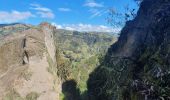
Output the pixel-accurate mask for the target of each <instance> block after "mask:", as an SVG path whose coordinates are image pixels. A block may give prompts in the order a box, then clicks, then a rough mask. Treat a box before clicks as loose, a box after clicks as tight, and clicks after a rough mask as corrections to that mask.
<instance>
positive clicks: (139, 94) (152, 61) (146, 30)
mask: <svg viewBox="0 0 170 100" xmlns="http://www.w3.org/2000/svg"><path fill="white" fill-rule="evenodd" d="M169 39H170V1H169V0H143V2H142V3H141V5H140V9H139V11H138V13H137V17H136V18H135V19H134V20H132V21H128V22H127V23H126V25H125V27H124V28H123V30H122V31H121V35H120V37H119V39H118V41H117V42H116V43H115V44H113V45H112V46H111V47H110V49H109V50H108V52H107V55H106V56H105V59H104V61H103V63H102V64H101V65H100V66H99V67H98V68H97V69H96V70H95V71H94V72H93V73H91V75H90V78H89V80H88V93H89V97H90V99H91V100H169V99H170V78H169V77H170V60H169V59H170V40H169Z"/></svg>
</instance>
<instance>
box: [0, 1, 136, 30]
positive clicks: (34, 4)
mask: <svg viewBox="0 0 170 100" xmlns="http://www.w3.org/2000/svg"><path fill="white" fill-rule="evenodd" d="M126 5H129V6H130V7H131V8H137V6H136V4H135V3H134V2H133V0H0V23H14V22H22V23H29V24H34V25H36V24H39V23H40V22H42V21H48V22H51V23H53V24H55V25H56V26H57V27H58V28H66V29H70V30H72V29H73V30H74V29H80V31H81V30H86V29H87V28H88V29H91V30H90V31H93V29H94V28H98V29H99V30H100V29H102V28H103V30H111V27H110V26H109V25H108V24H107V21H106V17H107V14H108V9H109V8H114V9H115V10H116V11H118V12H122V13H123V12H124V7H125V6H126ZM101 31H102V30H101Z"/></svg>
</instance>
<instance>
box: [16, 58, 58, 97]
mask: <svg viewBox="0 0 170 100" xmlns="http://www.w3.org/2000/svg"><path fill="white" fill-rule="evenodd" d="M48 66H49V65H48V62H47V59H46V57H43V59H41V60H39V61H37V60H36V58H35V59H32V60H31V61H30V63H29V69H28V70H30V72H31V73H32V75H31V78H30V80H28V81H26V80H23V83H22V85H19V86H17V87H16V90H17V91H18V92H19V94H20V95H21V96H22V97H25V96H26V95H27V94H28V93H30V92H36V93H38V94H39V95H40V96H39V98H38V100H58V98H57V97H58V96H57V94H58V93H56V92H55V90H54V89H53V86H54V84H53V76H52V75H51V74H50V73H49V72H48V70H47V68H48Z"/></svg>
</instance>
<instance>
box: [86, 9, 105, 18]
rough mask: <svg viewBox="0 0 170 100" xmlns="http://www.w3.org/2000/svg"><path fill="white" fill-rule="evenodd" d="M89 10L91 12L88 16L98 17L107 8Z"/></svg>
mask: <svg viewBox="0 0 170 100" xmlns="http://www.w3.org/2000/svg"><path fill="white" fill-rule="evenodd" d="M89 12H90V13H91V16H90V18H94V17H100V16H102V15H103V14H105V13H107V12H108V10H106V9H90V10H89Z"/></svg>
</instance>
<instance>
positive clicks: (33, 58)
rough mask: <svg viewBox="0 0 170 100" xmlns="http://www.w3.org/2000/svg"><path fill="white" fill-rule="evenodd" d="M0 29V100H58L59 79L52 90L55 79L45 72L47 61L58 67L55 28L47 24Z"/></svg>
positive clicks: (2, 27)
mask: <svg viewBox="0 0 170 100" xmlns="http://www.w3.org/2000/svg"><path fill="white" fill-rule="evenodd" d="M0 30H1V39H0V41H1V43H0V87H1V88H0V100H1V99H3V100H16V99H17V100H18V99H19V100H25V99H26V100H27V99H28V100H30V99H29V98H32V97H34V98H37V99H39V100H56V99H59V91H61V90H60V87H61V85H60V79H59V78H58V80H57V82H58V83H56V84H58V85H57V87H55V84H54V77H53V76H52V74H50V73H49V72H48V68H49V62H48V60H49V59H50V60H51V61H52V62H51V65H52V66H57V63H56V58H55V56H56V54H55V52H56V47H55V43H54V39H53V38H54V37H53V33H54V32H53V31H54V30H55V27H53V26H51V25H50V24H48V23H42V24H40V25H39V26H31V25H24V24H13V25H4V26H1V27H0ZM56 79H57V78H55V80H56ZM54 87H55V88H54ZM55 89H57V91H56V90H55ZM57 94H58V95H57ZM31 100H32V99H31Z"/></svg>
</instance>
